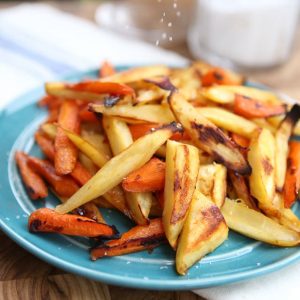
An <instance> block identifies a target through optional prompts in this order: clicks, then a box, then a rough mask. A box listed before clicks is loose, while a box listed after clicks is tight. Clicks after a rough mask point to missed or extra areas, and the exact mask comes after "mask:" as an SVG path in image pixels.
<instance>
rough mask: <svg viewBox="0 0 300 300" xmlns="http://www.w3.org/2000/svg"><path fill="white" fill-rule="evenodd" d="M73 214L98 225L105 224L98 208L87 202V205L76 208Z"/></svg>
mask: <svg viewBox="0 0 300 300" xmlns="http://www.w3.org/2000/svg"><path fill="white" fill-rule="evenodd" d="M73 213H75V214H77V215H79V216H83V217H87V218H89V219H92V220H94V221H97V222H99V223H104V224H106V222H105V220H104V218H103V216H102V214H101V212H100V211H99V208H98V207H97V205H96V204H95V203H93V202H88V203H86V204H84V205H82V206H80V207H78V208H76V209H75V210H74V211H73Z"/></svg>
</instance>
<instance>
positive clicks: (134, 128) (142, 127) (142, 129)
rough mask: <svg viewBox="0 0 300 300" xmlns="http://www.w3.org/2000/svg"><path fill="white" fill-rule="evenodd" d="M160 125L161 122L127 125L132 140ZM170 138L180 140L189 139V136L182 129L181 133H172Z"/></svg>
mask: <svg viewBox="0 0 300 300" xmlns="http://www.w3.org/2000/svg"><path fill="white" fill-rule="evenodd" d="M161 126H162V124H158V123H145V124H129V125H128V127H129V130H130V132H131V135H132V138H133V140H134V141H135V140H137V139H138V138H140V137H142V136H144V135H146V134H147V133H148V132H150V131H151V130H154V129H155V128H159V127H161ZM170 139H171V140H174V141H180V140H190V137H189V136H188V134H187V133H186V132H185V131H184V132H183V133H181V132H176V133H174V134H173V135H172V136H171V138H170Z"/></svg>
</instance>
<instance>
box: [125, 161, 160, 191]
mask: <svg viewBox="0 0 300 300" xmlns="http://www.w3.org/2000/svg"><path fill="white" fill-rule="evenodd" d="M165 169H166V164H165V163H164V162H162V161H161V160H159V159H158V158H152V159H150V160H149V162H148V163H146V164H145V165H144V166H142V167H141V168H139V169H138V170H135V171H133V172H132V173H130V174H129V175H128V176H127V177H126V178H124V179H123V182H122V187H123V189H124V190H125V191H127V192H154V191H158V190H162V189H163V188H164V185H165Z"/></svg>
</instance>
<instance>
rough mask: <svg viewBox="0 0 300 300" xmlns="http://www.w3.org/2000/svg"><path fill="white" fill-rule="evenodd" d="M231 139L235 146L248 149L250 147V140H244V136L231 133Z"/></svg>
mask: <svg viewBox="0 0 300 300" xmlns="http://www.w3.org/2000/svg"><path fill="white" fill-rule="evenodd" d="M231 138H232V139H233V140H234V141H235V143H236V144H238V145H239V146H241V147H243V148H248V147H249V145H250V140H249V139H247V138H245V137H244V136H241V135H239V134H237V133H234V132H232V133H231Z"/></svg>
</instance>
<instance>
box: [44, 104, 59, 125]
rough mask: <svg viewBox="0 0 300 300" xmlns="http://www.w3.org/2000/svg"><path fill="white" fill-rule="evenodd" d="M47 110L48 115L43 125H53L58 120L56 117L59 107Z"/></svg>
mask: <svg viewBox="0 0 300 300" xmlns="http://www.w3.org/2000/svg"><path fill="white" fill-rule="evenodd" d="M48 110H49V115H48V118H47V120H46V122H45V123H54V122H57V120H58V115H59V107H58V106H57V107H51V108H49V109H48Z"/></svg>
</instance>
